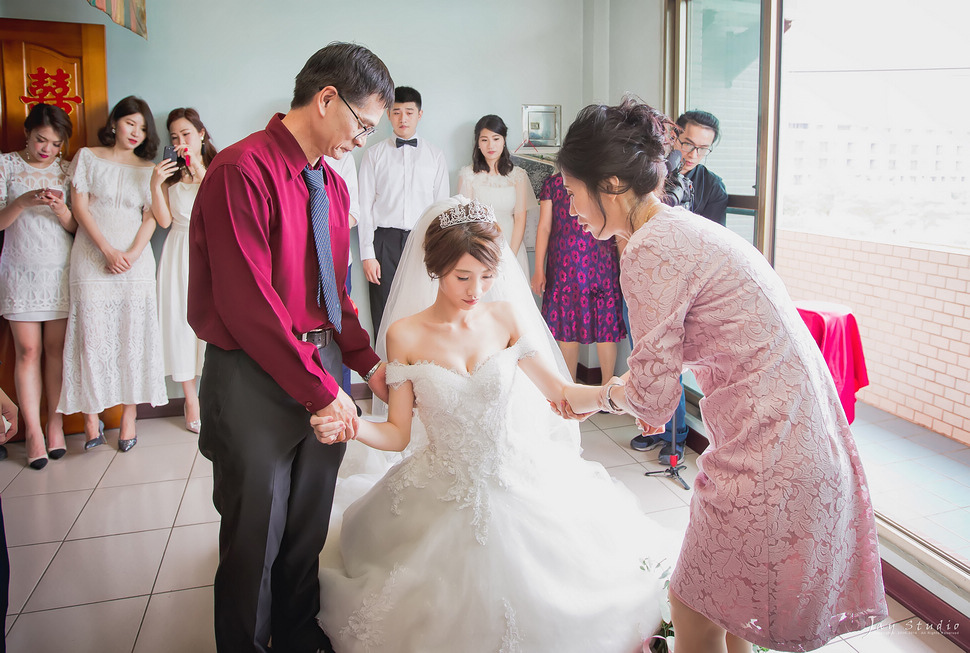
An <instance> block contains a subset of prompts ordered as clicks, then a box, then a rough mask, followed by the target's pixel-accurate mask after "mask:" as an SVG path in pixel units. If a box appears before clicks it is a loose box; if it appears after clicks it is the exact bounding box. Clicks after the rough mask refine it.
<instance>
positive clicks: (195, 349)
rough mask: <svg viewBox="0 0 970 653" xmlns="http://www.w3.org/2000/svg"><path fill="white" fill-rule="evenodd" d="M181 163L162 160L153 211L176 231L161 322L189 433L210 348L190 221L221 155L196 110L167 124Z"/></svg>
mask: <svg viewBox="0 0 970 653" xmlns="http://www.w3.org/2000/svg"><path fill="white" fill-rule="evenodd" d="M165 124H166V126H167V127H168V136H169V140H170V141H171V143H172V145H173V146H175V148H176V154H177V156H178V158H177V160H176V161H171V160H169V159H162V160H161V162H159V164H158V165H156V166H155V171H154V172H153V173H152V212H153V213H154V214H155V218H156V219H157V220H158V224H159V225H161V227H162V228H168V227H169V226H171V228H170V229H169V232H168V236H167V237H166V238H165V245H164V246H163V247H162V255H161V256H160V257H159V262H158V321H159V324H160V326H161V330H162V359H163V360H164V362H165V375H166V376H171V377H172V380H173V381H175V382H176V383H181V384H182V392H183V394H184V395H185V428H187V429H188V430H190V431H192V432H193V433H198V432H199V428H200V427H201V426H202V421H201V420H200V418H199V394H198V392H197V390H196V387H195V377H196V376H198V375H200V374H202V360H203V358H204V356H205V343H204V342H202V341H201V340H199V339H198V338H197V337H196V335H195V331H194V330H193V329H192V327H190V326H189V322H188V318H187V317H186V312H187V310H188V299H189V220H190V219H191V218H192V205H193V204H195V197H196V195H198V193H199V184H201V183H202V178H203V177H204V176H205V170H206V168H207V167H208V165H209V164H210V163H211V162H212V159H213V158H214V157H215V155H216V152H217V150H216V148H215V146H214V145H213V144H212V136H211V135H210V134H209V132H208V131H207V130H206V128H205V125H204V124H202V119H201V118H200V117H199V112H198V111H196V110H195V109H192V108H187V109H186V108H179V109H173V110H172V111H171V112H169V114H168V120H166V122H165Z"/></svg>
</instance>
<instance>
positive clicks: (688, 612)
mask: <svg viewBox="0 0 970 653" xmlns="http://www.w3.org/2000/svg"><path fill="white" fill-rule="evenodd" d="M672 129H673V126H672V125H671V123H670V121H669V120H668V119H667V118H666V117H665V116H663V115H662V114H661V113H659V112H657V111H655V110H654V109H651V108H650V107H648V106H646V105H644V104H640V103H637V102H635V101H633V100H631V99H627V100H625V101H624V103H623V104H622V105H620V106H618V107H606V106H595V105H594V106H590V107H587V108H586V109H584V110H583V111H582V112H580V114H579V116H578V117H577V119H576V121H575V122H574V123H573V125H572V127H570V130H569V133H568V135H567V136H566V139H565V142H564V144H563V147H562V150H561V152H560V154H559V166H560V167H561V169H562V171H563V179H564V182H565V186H566V190H567V192H568V193H569V195H570V196H571V212H572V214H573V215H576V216H577V219H578V221H579V223H580V224H581V225H582V226H583V227H584V229H586V230H587V231H589V232H590V233H592V234H593V235H594V236H596V237H597V238H601V239H604V238H609V237H611V236H614V235H615V236H616V237H617V238H620V239H624V240H627V241H628V244H627V247H626V249H625V251H624V253H623V255H622V257H621V260H620V282H621V285H622V288H623V294H624V296H625V297H626V300H627V302H628V304H629V307H630V323H631V327H632V335H633V339H634V343H635V346H634V349H633V353H632V354H631V356H630V359H629V367H630V372H628V373H627V375H625V377H624V378H623V379H613V380H612V381H611V382H609V383H607V384H606V385H605V386H604V387H603V391H602V392H601V393H600V402H599V403H600V405H599V406H595V405H590V406H581V405H573V406H572V408H573V409H574V410H576V411H588V410H590V409H593V408H598V407H604V408H608V409H610V410H613V411H619V410H626V411H629V412H630V413H632V414H634V415H636V416H637V417H639V418H641V419H643V420H645V421H646V422H648V423H650V424H664V423H665V422H666V421H667V420H668V419H669V417H670V415H671V414H672V413H673V411H674V408H675V407H676V405H677V401H678V400H679V397H680V385H679V383H678V380H677V379H678V376H679V375H680V373H681V370H682V369H683V368H684V367H686V368H688V369H690V370H691V371H693V372H694V374H695V376H696V377H697V381H698V384H699V385H700V387H701V390H703V392H704V395H705V397H704V399H703V400H702V401H701V409H702V414H703V417H704V425H705V428H706V430H707V437H708V439H709V440H710V447H709V448H708V449H707V450H706V451H705V452H704V454H703V455H702V456H701V457H700V459H699V460H698V465H699V467H700V470H701V471H700V473H699V474H698V476H697V480H696V483H695V487H694V495H693V498H692V499H691V514H690V525H689V526H688V529H687V534H686V537H685V540H684V544H683V548H682V550H681V554H680V558H679V560H678V562H677V566H676V569H675V571H674V574H673V576H672V578H671V584H670V600H671V606H672V614H673V621H674V632H675V634H676V638H677V651H678V653H690V652H692V651H698V652H702V653H711V652H714V651H724V650H729V651H732V652H733V651H742V650H750V647H749V645H748V643H747V642H753V643H755V644H759V645H761V646H767V647H769V648H773V649H778V650H785V651H803V650H811V649H814V648H818V647H819V646H822V645H823V644H824V643H825V642H827V641H828V640H830V639H831V638H833V637H835V636H837V635H839V634H840V633H845V632H850V631H854V630H860V629H862V628H864V627H865V626H867V625H869V624H871V623H873V622H875V621H878V620H880V619H882V618H883V617H884V616H885V615H886V602H885V596H884V593H883V586H882V576H881V571H880V560H879V551H878V543H877V538H876V529H875V523H874V519H873V511H872V504H871V502H870V498H869V491H868V488H867V485H866V480H865V475H864V473H863V470H862V465H861V463H860V461H859V454H858V451H857V450H856V447H855V444H854V443H853V441H852V438H851V435H850V433H849V425H848V422H847V421H846V419H845V413H844V412H843V410H842V406H841V404H840V402H839V397H838V394H837V392H836V389H835V385H834V383H833V382H832V379H831V377H830V376H829V372H828V369H827V368H826V365H825V362H824V360H823V359H822V356H821V354H820V353H819V350H818V347H817V346H816V345H815V342H814V341H813V340H812V337H811V336H810V335H809V333H808V330H807V329H806V328H805V325H804V324H803V322H802V321H801V319H800V318H799V316H798V313H797V312H796V310H795V307H794V306H793V304H792V302H791V299H790V298H789V297H788V293H787V291H786V290H785V287H784V285H783V283H782V281H781V279H780V278H779V277H778V276H777V275H776V274H775V272H774V271H773V270H772V268H771V266H770V265H769V264H768V262H767V261H766V260H765V259H764V257H763V256H762V255H761V254H760V253H759V252H758V251H757V250H756V249H754V248H753V247H752V246H751V245H750V244H748V243H747V242H745V241H744V240H743V239H741V238H740V237H738V236H736V235H735V234H734V233H732V232H731V231H729V230H727V229H724V228H723V227H720V226H718V225H716V224H714V223H712V222H710V221H709V220H706V219H704V218H702V217H699V216H697V215H694V214H692V213H689V212H688V211H686V210H684V209H680V208H670V207H667V206H665V205H663V204H661V203H660V202H659V201H658V200H657V198H656V196H655V194H654V191H655V190H656V189H657V188H658V186H660V184H661V183H662V181H663V178H664V152H665V148H666V144H667V140H668V138H669V136H670V135H671V134H672ZM745 640H746V641H745Z"/></svg>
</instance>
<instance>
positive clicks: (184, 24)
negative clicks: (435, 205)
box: [0, 0, 663, 366]
mask: <svg viewBox="0 0 970 653" xmlns="http://www.w3.org/2000/svg"><path fill="white" fill-rule="evenodd" d="M0 17H4V18H23V19H32V20H56V21H65V22H77V23H97V24H103V25H105V26H106V27H105V38H106V48H107V61H108V63H107V67H108V101H109V104H112V105H113V104H114V103H115V102H117V101H118V100H120V99H121V98H123V97H125V96H126V95H131V94H134V95H138V96H140V97H142V98H144V99H145V100H146V101H147V102H148V103H149V105H150V106H151V107H152V109H153V111H154V112H155V118H156V121H157V123H158V124H159V126H160V127H161V128H162V129H164V121H165V117H166V116H167V114H168V111H169V110H170V109H171V108H173V107H178V106H194V107H196V108H197V109H198V110H199V113H200V114H201V116H202V119H203V120H204V121H205V123H206V126H207V127H208V128H209V130H210V132H211V133H212V135H213V138H214V141H215V143H216V145H217V146H219V147H224V146H226V145H228V144H230V143H233V142H235V141H237V140H239V139H240V138H243V137H244V136H246V135H247V134H249V133H251V132H253V131H256V130H259V129H262V128H263V127H264V126H265V125H266V122H267V121H268V119H269V118H270V116H271V115H272V114H273V112H275V111H284V112H285V111H286V109H287V107H288V106H289V101H290V98H291V96H292V91H293V79H294V77H295V76H296V74H297V73H298V72H299V70H300V68H302V66H303V64H304V62H305V61H306V59H307V58H308V57H309V56H310V55H311V54H312V53H313V52H315V51H316V50H317V49H319V48H321V47H323V46H324V45H326V44H327V43H329V42H331V41H335V40H342V41H354V42H357V43H361V44H363V45H366V46H367V47H369V48H370V49H371V50H373V51H374V52H375V53H376V54H377V55H378V56H380V57H381V58H382V59H383V60H384V62H385V63H386V64H387V66H388V68H389V69H390V71H391V75H392V77H393V78H394V82H395V83H396V84H398V85H408V86H413V87H415V88H417V89H418V90H419V91H420V92H421V94H422V96H423V98H424V105H425V114H424V119H423V120H422V123H421V128H420V129H419V133H420V134H421V135H422V136H424V137H426V138H428V139H429V140H431V141H432V142H434V143H436V144H437V145H438V146H440V147H441V148H442V149H443V150H444V151H445V154H446V156H447V157H448V162H449V168H450V170H451V181H452V192H455V191H456V190H457V187H456V186H457V173H458V169H459V168H461V166H463V165H465V164H467V163H469V162H470V160H471V149H472V141H473V133H472V129H473V127H474V124H475V122H476V121H477V120H478V118H479V117H481V116H482V115H484V114H486V113H496V114H498V115H500V116H502V117H503V118H504V119H505V121H506V123H507V124H508V125H509V146H510V147H511V148H513V149H514V147H515V146H516V145H517V144H518V140H519V139H518V138H516V135H519V134H520V133H521V110H520V106H521V105H522V104H561V105H562V116H563V122H564V123H565V126H566V127H568V125H569V124H570V123H571V122H572V120H573V118H574V117H575V115H576V113H577V112H578V111H579V109H580V108H582V107H583V106H585V105H586V104H589V103H591V102H615V101H618V100H619V99H620V97H621V96H622V94H623V92H624V91H628V90H629V91H634V92H636V93H638V94H639V95H640V96H641V97H643V98H644V99H645V100H646V101H648V102H652V103H657V104H659V98H660V93H661V80H662V71H661V70H660V67H661V65H662V57H661V54H662V41H661V39H660V37H661V35H662V25H663V1H662V0H528V1H527V2H523V1H522V0H490V1H489V2H488V3H483V2H480V1H475V2H473V1H471V0H411V2H408V3H396V2H390V1H389V0H370V2H366V3H350V2H338V1H335V0H312V1H311V0H274V1H273V2H267V1H266V0H149V2H148V40H147V41H146V40H145V39H143V38H141V37H140V36H137V35H135V34H133V33H132V32H130V31H128V30H126V29H124V28H122V27H120V26H118V25H115V24H114V23H112V22H111V21H110V20H109V19H108V17H107V16H105V15H104V14H103V13H101V12H100V11H98V10H96V9H94V8H93V7H91V6H89V5H88V4H86V3H85V2H82V1H81V0H2V1H0ZM389 134H390V127H389V126H388V124H387V121H386V120H385V121H382V123H381V126H380V128H379V130H378V133H377V134H376V135H375V136H374V137H372V139H371V140H372V141H373V140H375V139H380V138H384V137H386V136H388V135H389ZM356 154H357V158H358V161H359V156H360V152H359V151H358V152H357V153H356ZM163 238H164V233H163V232H161V231H159V233H157V234H156V238H154V239H153V245H154V246H155V247H156V251H158V249H159V248H160V243H161V241H162V239H163ZM353 255H354V257H355V259H356V258H358V253H357V251H356V246H355V251H354V252H353ZM359 268H360V266H359V265H358V266H355V274H354V279H353V283H354V292H353V297H354V299H355V301H357V304H358V305H359V306H360V308H361V321H362V323H363V324H369V323H370V316H369V310H368V302H367V299H366V289H365V281H364V279H363V276H362V274H361V272H360V269H359ZM621 353H623V352H621ZM582 362H583V363H584V364H586V365H595V364H596V363H595V355H593V357H592V358H591V359H586V358H584V359H583V360H582ZM621 366H622V364H621Z"/></svg>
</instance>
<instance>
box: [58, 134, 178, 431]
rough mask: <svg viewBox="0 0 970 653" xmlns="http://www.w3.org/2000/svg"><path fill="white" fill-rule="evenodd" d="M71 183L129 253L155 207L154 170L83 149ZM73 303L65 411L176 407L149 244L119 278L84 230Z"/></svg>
mask: <svg viewBox="0 0 970 653" xmlns="http://www.w3.org/2000/svg"><path fill="white" fill-rule="evenodd" d="M71 172H72V179H71V183H72V184H73V185H74V188H76V189H77V191H78V192H81V193H88V210H89V212H90V214H91V217H92V218H93V219H94V221H95V222H96V223H97V225H98V228H99V229H100V230H101V233H102V234H103V235H104V237H105V238H106V239H107V240H108V242H109V243H111V245H112V246H114V247H116V248H117V249H119V250H122V251H124V250H127V249H128V248H129V247H130V246H131V243H132V242H133V241H134V239H135V234H136V233H137V232H138V229H139V227H140V226H141V220H142V209H143V207H146V206H149V205H150V204H151V192H150V190H149V180H150V178H151V174H152V168H151V167H150V166H146V167H142V166H132V165H125V164H121V163H115V162H113V161H106V160H104V159H100V158H98V157H97V156H95V155H94V154H93V153H92V152H91V151H90V150H89V149H87V148H82V149H81V150H80V151H79V152H78V153H77V156H75V157H74V162H73V163H72V165H71ZM70 286H71V305H70V312H69V314H68V320H67V336H66V338H65V342H64V384H63V386H62V387H61V400H60V403H59V404H58V406H57V410H58V412H61V413H66V414H67V413H74V412H78V411H81V412H84V413H98V412H100V411H102V410H104V409H105V408H109V407H111V406H116V405H118V404H140V403H150V404H152V405H153V406H158V405H162V404H165V403H167V402H168V397H167V395H166V391H165V381H164V377H163V376H162V348H161V336H160V333H159V328H158V308H157V303H156V299H155V256H154V255H153V254H152V248H151V246H150V245H149V246H147V247H145V250H144V251H143V252H142V254H141V256H139V257H138V260H136V261H135V263H134V265H132V266H131V269H130V270H128V271H127V272H124V273H122V274H111V273H110V272H108V271H107V269H105V259H104V256H103V255H102V254H101V250H99V249H98V248H97V246H96V245H95V244H94V242H93V241H92V240H91V238H90V236H88V234H87V232H86V231H85V230H84V229H83V228H79V229H78V232H77V236H76V238H75V241H74V248H73V250H72V251H71V282H70Z"/></svg>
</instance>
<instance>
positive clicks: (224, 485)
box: [199, 342, 346, 653]
mask: <svg viewBox="0 0 970 653" xmlns="http://www.w3.org/2000/svg"><path fill="white" fill-rule="evenodd" d="M319 352H320V356H321V359H322V361H323V365H324V368H325V369H326V370H327V371H328V372H329V373H330V374H331V375H333V376H334V377H335V378H338V379H339V378H340V373H341V363H342V358H341V355H340V349H339V348H338V346H337V344H336V343H334V342H332V343H330V345H329V346H327V347H325V348H322V349H320V350H319ZM200 403H201V409H202V430H201V433H200V435H199V449H200V450H201V452H202V455H204V456H205V457H206V458H208V459H209V460H211V461H212V467H213V492H212V500H213V503H214V504H215V507H216V509H217V510H218V511H219V514H220V515H221V517H222V523H221V528H220V531H219V568H218V570H217V571H216V577H215V586H214V593H215V634H216V646H217V648H218V650H219V651H220V653H246V652H249V651H254V652H259V653H267V652H268V651H273V653H316V651H317V650H318V649H324V650H327V649H329V641H327V639H326V636H325V635H324V634H323V632H322V631H321V630H320V628H319V625H318V624H317V622H316V616H317V613H318V612H319V609H320V587H319V581H318V578H317V566H318V562H317V560H318V558H317V557H318V555H319V554H320V550H321V549H322V548H323V544H324V541H325V540H326V538H327V529H328V527H329V521H330V509H331V506H332V504H333V492H334V486H335V484H336V480H337V470H338V467H339V466H340V461H341V460H342V458H343V455H344V450H345V448H346V445H344V444H334V445H325V444H321V443H320V442H318V441H317V439H316V438H315V437H314V435H313V430H312V429H311V428H310V413H309V412H307V410H306V408H305V407H304V406H303V405H302V404H300V403H299V402H297V401H296V400H295V399H293V398H292V397H290V396H289V395H288V394H287V393H286V392H284V391H283V389H282V388H281V387H280V386H279V385H278V384H277V383H276V381H274V380H273V378H272V377H271V376H270V375H269V374H267V373H266V372H264V371H263V369H262V368H261V367H260V366H259V365H258V364H257V363H256V362H255V361H254V360H253V359H252V358H250V357H249V356H248V355H247V354H246V353H245V352H243V351H242V350H233V351H226V350H223V349H220V348H218V347H215V346H213V345H208V346H207V348H206V355H205V367H204V369H203V373H202V382H201V388H200ZM271 640H272V647H271V648H270V641H271Z"/></svg>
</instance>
